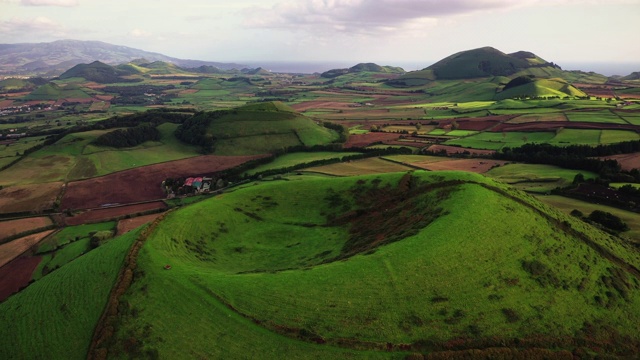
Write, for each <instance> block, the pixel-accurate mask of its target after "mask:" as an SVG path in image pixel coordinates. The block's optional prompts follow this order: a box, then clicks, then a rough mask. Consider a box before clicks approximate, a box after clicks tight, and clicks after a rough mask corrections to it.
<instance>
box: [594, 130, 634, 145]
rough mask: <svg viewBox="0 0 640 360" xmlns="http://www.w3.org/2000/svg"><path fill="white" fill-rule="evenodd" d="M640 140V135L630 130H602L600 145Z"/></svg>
mask: <svg viewBox="0 0 640 360" xmlns="http://www.w3.org/2000/svg"><path fill="white" fill-rule="evenodd" d="M636 140H640V134H638V133H637V132H635V131H629V130H602V133H601V135H600V144H613V143H618V142H624V141H636Z"/></svg>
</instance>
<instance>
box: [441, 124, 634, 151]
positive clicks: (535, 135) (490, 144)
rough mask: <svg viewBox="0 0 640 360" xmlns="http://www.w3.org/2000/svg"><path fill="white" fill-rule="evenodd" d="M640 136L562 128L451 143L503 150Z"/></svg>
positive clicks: (451, 142) (494, 134) (488, 134)
mask: <svg viewBox="0 0 640 360" xmlns="http://www.w3.org/2000/svg"><path fill="white" fill-rule="evenodd" d="M638 139H640V135H638V133H636V132H633V131H628V130H595V129H594V130H590V129H566V128H563V129H558V130H556V131H555V132H516V131H513V132H502V133H498V132H482V133H479V134H477V135H471V136H468V137H465V138H460V139H452V140H448V141H446V142H445V144H447V145H456V146H461V147H469V148H477V149H486V150H500V149H502V148H503V147H505V146H508V147H518V146H522V145H524V144H526V143H548V144H553V145H560V146H562V145H567V144H576V145H600V144H612V143H616V142H622V141H631V140H638Z"/></svg>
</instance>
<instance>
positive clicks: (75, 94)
mask: <svg viewBox="0 0 640 360" xmlns="http://www.w3.org/2000/svg"><path fill="white" fill-rule="evenodd" d="M90 97H91V95H89V94H88V93H87V92H86V91H85V90H84V89H83V88H81V87H79V86H76V85H74V84H68V85H64V86H63V85H58V84H56V83H53V82H49V83H46V84H44V85H42V86H39V87H38V88H37V89H35V90H34V91H32V92H31V93H30V94H29V95H27V96H25V97H24V99H25V100H59V99H69V98H85V99H86V98H90Z"/></svg>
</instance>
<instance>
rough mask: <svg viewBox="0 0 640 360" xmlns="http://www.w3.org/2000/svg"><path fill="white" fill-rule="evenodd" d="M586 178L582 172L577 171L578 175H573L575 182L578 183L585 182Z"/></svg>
mask: <svg viewBox="0 0 640 360" xmlns="http://www.w3.org/2000/svg"><path fill="white" fill-rule="evenodd" d="M584 181H585V180H584V175H583V174H582V173H577V174H576V176H574V177H573V184H574V185H577V184H580V183H583V182H584Z"/></svg>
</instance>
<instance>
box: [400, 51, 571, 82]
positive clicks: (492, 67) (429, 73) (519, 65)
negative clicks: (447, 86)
mask: <svg viewBox="0 0 640 360" xmlns="http://www.w3.org/2000/svg"><path fill="white" fill-rule="evenodd" d="M529 72H532V73H531V74H532V75H536V76H543V74H546V75H547V76H558V72H560V73H562V71H561V70H560V67H559V66H557V65H555V64H553V63H550V62H547V61H545V60H544V59H542V58H540V57H539V56H537V55H535V54H533V53H531V52H527V51H519V52H516V53H513V54H505V53H503V52H502V51H500V50H497V49H494V48H492V47H482V48H478V49H473V50H466V51H461V52H458V53H455V54H453V55H450V56H448V57H446V58H444V59H442V60H440V61H438V62H436V63H435V64H433V65H431V66H429V67H427V68H425V69H422V70H419V71H411V72H408V73H406V74H404V75H403V76H401V77H399V78H398V79H395V80H391V81H389V82H388V83H389V85H392V86H421V85H425V84H427V83H428V82H430V81H433V80H455V79H473V78H481V77H492V76H511V75H515V74H517V75H527V74H529Z"/></svg>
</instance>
